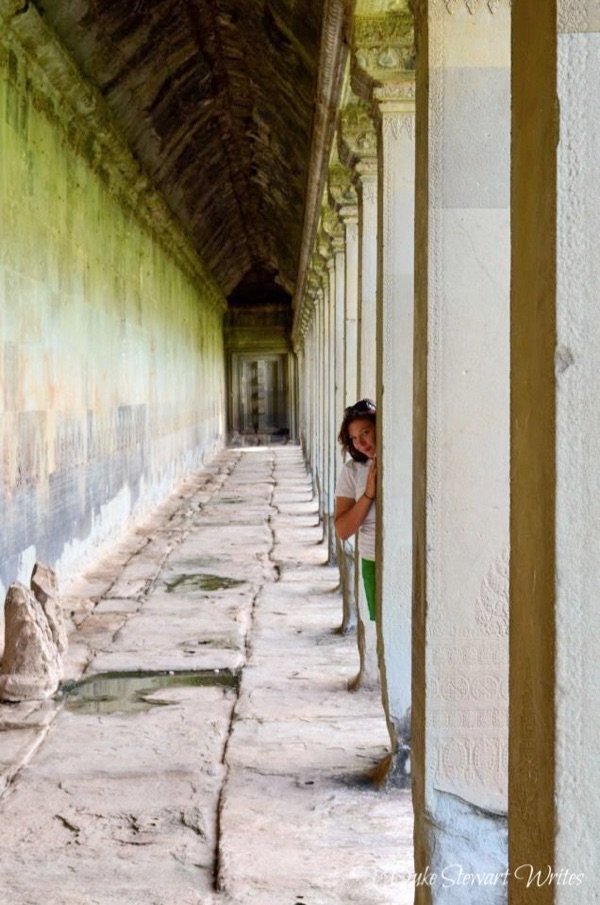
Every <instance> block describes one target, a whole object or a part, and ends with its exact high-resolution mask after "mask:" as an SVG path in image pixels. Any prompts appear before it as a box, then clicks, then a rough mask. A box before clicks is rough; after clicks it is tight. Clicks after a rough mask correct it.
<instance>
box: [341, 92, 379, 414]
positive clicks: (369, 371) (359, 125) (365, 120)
mask: <svg viewBox="0 0 600 905" xmlns="http://www.w3.org/2000/svg"><path fill="white" fill-rule="evenodd" d="M338 151H339V155H340V159H341V161H342V162H343V163H344V164H345V165H346V166H347V167H348V168H350V169H351V171H352V178H353V182H354V185H355V187H356V193H357V202H358V339H357V347H358V374H357V381H358V391H357V397H359V398H361V399H363V398H365V397H367V398H370V399H374V398H375V396H376V385H375V375H376V296H377V135H376V133H375V129H374V126H373V122H372V119H371V117H370V115H369V113H368V109H367V106H366V104H364V103H361V102H360V101H359V100H358V99H357V98H355V99H354V101H353V103H351V104H349V105H348V106H347V107H346V109H344V110H343V111H342V114H341V125H340V129H339V133H338Z"/></svg>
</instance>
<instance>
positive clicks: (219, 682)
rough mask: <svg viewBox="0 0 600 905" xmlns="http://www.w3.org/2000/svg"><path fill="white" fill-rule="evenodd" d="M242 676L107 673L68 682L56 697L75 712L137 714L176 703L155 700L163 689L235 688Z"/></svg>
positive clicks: (222, 673)
mask: <svg viewBox="0 0 600 905" xmlns="http://www.w3.org/2000/svg"><path fill="white" fill-rule="evenodd" d="M238 682H239V675H238V674H237V673H236V672H232V670H230V669H219V670H213V669H210V670H203V671H198V670H195V671H194V672H176V673H162V672H159V673H139V672H138V673H107V674H104V675H98V676H91V677H90V678H88V679H82V680H81V681H80V682H70V683H66V684H65V685H63V686H62V687H61V689H60V690H59V692H58V695H57V696H56V699H57V700H61V701H64V702H65V708H66V709H67V710H70V711H72V712H73V713H101V714H109V713H137V712H140V711H144V710H151V709H152V708H153V707H168V706H172V705H173V704H176V703H177V702H176V701H170V700H161V699H160V698H158V697H154V694H155V692H157V691H159V690H160V689H161V688H177V687H181V686H185V687H194V686H203V687H215V686H220V687H222V688H235V687H237V685H238Z"/></svg>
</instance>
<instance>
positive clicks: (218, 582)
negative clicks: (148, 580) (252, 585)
mask: <svg viewBox="0 0 600 905" xmlns="http://www.w3.org/2000/svg"><path fill="white" fill-rule="evenodd" d="M241 584H244V581H243V579H241V578H225V577H223V575H211V574H209V573H208V572H196V573H193V574H190V575H179V576H178V577H177V578H174V579H173V581H167V582H166V587H167V591H168V592H169V593H172V592H173V591H183V592H185V591H223V590H225V589H227V588H237V587H238V585H241Z"/></svg>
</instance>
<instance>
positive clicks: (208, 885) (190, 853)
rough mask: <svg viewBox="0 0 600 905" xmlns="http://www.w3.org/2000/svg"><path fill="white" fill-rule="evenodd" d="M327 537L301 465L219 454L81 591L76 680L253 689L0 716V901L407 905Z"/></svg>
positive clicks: (398, 833) (370, 712) (398, 820)
mask: <svg viewBox="0 0 600 905" xmlns="http://www.w3.org/2000/svg"><path fill="white" fill-rule="evenodd" d="M320 541H321V531H320V527H319V523H318V514H317V506H316V502H315V500H314V497H313V493H312V487H311V482H310V478H309V476H308V475H307V473H306V470H305V467H304V463H303V461H302V457H301V452H300V450H299V449H298V448H297V447H292V446H287V447H277V448H273V449H264V448H263V449H247V450H227V451H225V452H224V453H222V454H221V455H219V456H218V457H216V459H215V460H214V461H213V462H212V463H211V464H210V465H209V466H207V467H206V468H205V469H203V470H202V471H199V472H195V473H194V474H192V475H190V476H189V478H188V479H187V480H186V481H185V482H183V483H182V485H181V486H180V487H179V488H178V491H177V493H175V494H173V495H172V496H171V497H169V499H168V500H165V501H164V502H163V503H162V504H161V506H159V507H158V508H157V509H156V510H155V511H154V512H153V513H152V515H151V517H149V518H148V519H147V520H146V522H145V523H144V524H140V525H138V526H137V527H136V528H135V530H133V531H131V532H130V533H129V534H128V535H127V536H126V537H125V538H122V539H121V540H120V541H119V543H117V544H116V545H115V546H114V547H113V549H112V550H111V551H110V553H108V554H107V555H106V556H105V557H104V559H103V560H102V561H99V562H98V563H96V564H95V566H94V567H93V568H90V570H89V571H88V572H87V573H86V574H85V576H83V577H82V578H81V579H80V580H79V581H77V582H75V583H74V584H73V586H72V587H71V588H70V589H69V596H68V598H67V599H66V600H65V603H66V605H67V606H68V610H69V612H70V613H71V619H72V625H71V628H72V631H71V634H70V649H69V659H68V661H67V664H66V670H67V674H68V678H69V679H72V680H75V679H78V678H80V677H81V674H82V673H83V674H84V676H85V677H86V679H87V678H88V677H89V678H92V677H95V676H101V675H105V674H111V675H123V674H126V675H132V674H134V673H139V672H153V673H158V672H162V673H166V674H173V675H174V676H177V675H178V674H180V673H194V672H198V671H208V672H209V673H210V672H214V671H217V672H214V675H215V676H216V677H217V676H219V675H220V674H221V673H223V672H227V673H228V674H235V673H238V672H241V680H240V682H239V685H238V686H237V687H236V686H235V684H233V685H232V684H227V683H221V684H215V685H211V686H199V685H194V684H180V683H177V682H176V683H173V684H171V685H170V686H167V687H162V688H157V689H155V690H149V691H145V692H144V701H145V703H149V702H153V701H154V704H155V706H148V707H143V708H140V709H137V710H135V712H127V711H126V709H122V710H119V709H118V708H117V709H115V710H111V711H110V712H108V713H98V712H87V711H86V710H85V709H83V710H82V712H79V713H78V712H73V711H70V710H68V709H67V708H66V707H64V706H62V705H61V704H56V703H54V702H46V703H44V704H41V705H39V704H38V705H32V704H22V705H11V706H9V705H0V793H3V794H2V798H1V799H0V809H1V819H2V824H3V826H4V827H5V828H8V830H5V833H4V838H3V845H2V850H1V852H0V905H5V903H6V905H9V903H10V905H42V903H44V905H59V903H60V905H138V903H139V905H142V903H144V905H230V903H231V905H246V903H247V905H300V903H301V905H342V903H344V905H346V903H348V905H387V903H389V905H392V903H393V905H408V903H411V902H412V900H413V890H412V884H411V882H410V879H409V878H410V876H411V875H412V871H413V867H412V811H411V805H410V795H409V793H408V792H406V791H388V792H385V793H383V792H380V791H377V790H375V789H373V788H372V787H371V785H370V784H369V782H368V780H367V774H368V771H369V769H370V768H371V767H373V766H374V765H375V764H376V763H377V762H378V761H379V760H380V759H381V758H382V756H383V754H384V753H385V750H386V746H387V732H386V727H385V720H384V717H383V713H382V708H381V701H380V698H379V695H378V693H376V692H375V693H374V692H367V691H359V692H357V693H355V694H350V693H349V692H348V691H347V683H348V680H349V679H350V678H352V677H353V676H354V675H355V673H356V670H357V654H356V643H355V639H353V638H352V637H342V636H340V635H339V634H336V632H335V629H336V627H337V626H338V625H339V620H340V615H341V600H340V597H339V593H338V592H337V591H336V588H337V584H338V576H337V572H336V570H335V569H334V568H332V567H330V566H327V565H326V564H325V556H326V552H325V550H324V547H323V544H322V543H321V542H320ZM203 576H209V577H210V578H211V581H209V582H208V583H207V582H203V580H202V579H203ZM159 705H160V706H159Z"/></svg>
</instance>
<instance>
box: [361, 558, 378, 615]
mask: <svg viewBox="0 0 600 905" xmlns="http://www.w3.org/2000/svg"><path fill="white" fill-rule="evenodd" d="M361 568H362V577H363V584H364V586H365V597H366V598H367V606H368V607H369V616H370V617H371V622H375V561H374V560H373V559H363V560H361Z"/></svg>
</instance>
